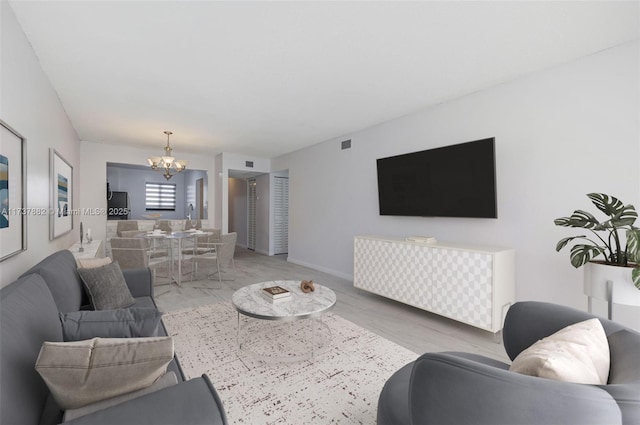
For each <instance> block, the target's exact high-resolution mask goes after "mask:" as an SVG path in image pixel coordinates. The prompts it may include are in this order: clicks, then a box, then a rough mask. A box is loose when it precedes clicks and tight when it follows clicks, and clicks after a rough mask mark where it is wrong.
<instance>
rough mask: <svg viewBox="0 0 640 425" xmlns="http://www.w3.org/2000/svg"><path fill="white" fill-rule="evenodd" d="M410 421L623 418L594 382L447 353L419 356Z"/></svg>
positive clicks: (549, 421)
mask: <svg viewBox="0 0 640 425" xmlns="http://www.w3.org/2000/svg"><path fill="white" fill-rule="evenodd" d="M409 410H410V414H411V419H412V422H411V423H412V424H414V425H419V424H521V425H527V424H552V423H554V424H560V423H579V424H604V423H606V424H614V423H622V419H621V414H620V409H619V408H618V405H617V404H616V402H615V401H614V400H613V398H612V397H611V396H610V395H609V394H608V393H607V392H606V391H604V390H602V389H601V388H599V387H596V386H590V385H580V384H573V383H567V382H559V381H553V380H549V379H544V378H537V377H532V376H526V375H521V374H518V373H515V372H509V371H508V370H504V369H500V368H496V367H493V366H490V365H486V364H482V363H477V362H475V361H473V360H469V359H464V358H460V357H456V356H455V355H452V354H447V353H428V354H424V355H422V356H421V357H420V358H418V360H416V362H415V364H414V367H413V370H412V372H411V379H410V383H409Z"/></svg>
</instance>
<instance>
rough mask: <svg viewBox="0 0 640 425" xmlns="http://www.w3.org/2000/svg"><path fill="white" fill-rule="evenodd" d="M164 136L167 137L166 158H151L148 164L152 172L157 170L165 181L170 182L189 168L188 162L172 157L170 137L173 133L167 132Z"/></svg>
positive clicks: (148, 159)
mask: <svg viewBox="0 0 640 425" xmlns="http://www.w3.org/2000/svg"><path fill="white" fill-rule="evenodd" d="M164 134H166V135H167V146H165V147H164V156H151V157H149V158H147V162H148V163H149V166H150V167H151V169H152V170H156V171H158V172H160V173H162V175H163V176H164V178H165V179H167V180H169V179H170V178H171V177H173V176H174V175H176V174H178V173H181V172H183V171H184V170H185V169H186V168H187V161H183V160H176V159H175V158H174V157H173V156H171V151H173V149H171V146H170V145H169V136H171V135H172V134H173V133H172V132H170V131H165V132H164Z"/></svg>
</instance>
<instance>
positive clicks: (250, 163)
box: [244, 161, 253, 168]
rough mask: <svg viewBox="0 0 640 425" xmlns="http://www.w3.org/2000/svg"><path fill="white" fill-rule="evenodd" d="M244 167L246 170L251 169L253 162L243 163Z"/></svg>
mask: <svg viewBox="0 0 640 425" xmlns="http://www.w3.org/2000/svg"><path fill="white" fill-rule="evenodd" d="M244 166H245V167H247V168H253V161H245V162H244Z"/></svg>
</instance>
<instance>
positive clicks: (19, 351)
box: [0, 274, 62, 424]
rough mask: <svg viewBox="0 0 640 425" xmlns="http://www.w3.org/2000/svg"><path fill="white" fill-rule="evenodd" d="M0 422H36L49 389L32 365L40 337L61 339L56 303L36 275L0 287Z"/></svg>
mask: <svg viewBox="0 0 640 425" xmlns="http://www.w3.org/2000/svg"><path fill="white" fill-rule="evenodd" d="M0 327H1V334H0V335H1V336H0V363H1V365H0V370H1V372H0V375H1V376H2V379H0V423H2V424H37V423H39V422H40V419H41V415H42V412H43V407H44V406H45V403H46V399H47V395H48V394H49V391H48V389H47V386H46V385H45V383H44V382H43V381H42V378H40V376H39V375H38V373H37V372H36V371H35V369H34V368H33V365H34V364H35V363H36V359H37V357H38V352H39V351H40V346H41V345H42V341H44V340H49V341H62V331H61V329H60V321H59V320H58V307H57V306H56V303H55V301H54V300H53V296H52V295H51V292H49V288H48V287H47V285H46V284H45V282H44V280H43V279H42V277H41V276H40V275H37V274H32V275H29V276H25V277H22V278H20V279H18V280H17V281H15V282H13V283H11V284H10V285H7V286H5V287H4V288H2V290H0Z"/></svg>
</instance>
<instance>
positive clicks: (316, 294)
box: [231, 280, 336, 321]
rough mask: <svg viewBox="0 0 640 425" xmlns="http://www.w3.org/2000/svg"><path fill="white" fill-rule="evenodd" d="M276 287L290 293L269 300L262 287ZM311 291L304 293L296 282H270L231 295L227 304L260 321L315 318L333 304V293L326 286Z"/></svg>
mask: <svg viewBox="0 0 640 425" xmlns="http://www.w3.org/2000/svg"><path fill="white" fill-rule="evenodd" d="M270 286H280V287H282V288H285V289H287V290H288V291H290V292H291V297H289V299H286V300H282V301H281V300H278V301H275V302H274V301H271V300H270V299H269V298H267V296H265V295H263V294H262V293H261V292H262V288H268V287H270ZM314 287H315V291H313V292H309V293H306V294H305V293H304V292H302V290H301V289H300V281H298V280H273V281H267V282H260V283H254V284H253V285H248V286H245V287H243V288H240V289H238V290H237V291H236V292H234V294H233V296H232V297H231V302H232V303H233V306H234V307H235V309H236V310H238V312H239V313H241V314H243V315H245V316H249V317H254V318H257V319H263V320H283V321H284V320H299V319H306V318H310V317H317V316H319V315H321V314H323V313H326V312H327V311H329V310H330V309H332V308H333V306H335V304H336V294H335V292H333V291H332V290H331V289H330V288H327V287H326V286H322V285H318V284H317V283H314Z"/></svg>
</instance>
